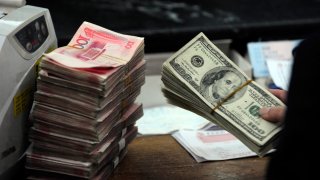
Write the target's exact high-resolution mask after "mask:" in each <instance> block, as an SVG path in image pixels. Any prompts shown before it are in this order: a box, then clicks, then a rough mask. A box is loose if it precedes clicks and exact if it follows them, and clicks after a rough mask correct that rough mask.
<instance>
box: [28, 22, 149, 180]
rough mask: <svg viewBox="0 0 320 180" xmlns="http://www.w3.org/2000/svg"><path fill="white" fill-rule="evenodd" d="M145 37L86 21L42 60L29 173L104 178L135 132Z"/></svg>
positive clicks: (36, 176) (44, 176)
mask: <svg viewBox="0 0 320 180" xmlns="http://www.w3.org/2000/svg"><path fill="white" fill-rule="evenodd" d="M143 58H144V39H143V38H140V37H135V36H129V35H124V34H119V33H116V32H113V31H110V30H108V29H105V28H103V27H100V26H97V25H95V24H92V23H89V22H84V23H83V24H82V25H81V26H80V27H79V29H78V31H77V32H76V33H75V35H74V37H73V38H72V39H71V41H70V43H69V44H68V45H67V46H64V47H60V48H57V49H55V50H54V51H52V52H50V53H48V54H45V55H44V57H43V58H42V60H41V62H40V65H39V76H38V79H37V91H36V92H35V95H34V102H33V107H32V110H31V116H30V119H31V120H32V122H33V125H32V127H31V128H30V132H29V140H30V141H31V146H30V148H29V149H28V151H27V158H26V165H25V167H26V170H27V171H26V172H27V177H28V179H48V178H49V179H50V178H51V179H107V178H108V176H109V175H110V174H111V173H112V172H113V170H114V168H115V167H116V166H117V164H118V163H119V162H120V161H121V160H122V159H123V157H124V156H125V154H126V152H127V145H128V144H129V143H130V142H131V141H132V140H133V139H134V138H135V137H136V135H137V126H136V125H135V122H136V121H137V120H138V119H139V118H140V117H142V116H143V109H142V104H139V103H136V102H135V100H136V98H137V96H138V95H139V94H140V90H141V86H142V85H143V84H144V82H145V67H146V63H145V60H144V59H143Z"/></svg>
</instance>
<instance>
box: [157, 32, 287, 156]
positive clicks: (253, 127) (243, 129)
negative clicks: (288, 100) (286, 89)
mask: <svg viewBox="0 0 320 180" xmlns="http://www.w3.org/2000/svg"><path fill="white" fill-rule="evenodd" d="M162 82H163V88H162V91H163V93H164V95H165V97H167V99H168V101H169V103H171V104H174V105H177V106H179V107H182V108H184V109H187V110H190V111H192V112H195V113H197V114H199V115H201V116H203V117H205V118H206V119H208V120H209V121H212V122H213V123H215V124H216V125H219V126H220V127H222V128H223V129H225V130H227V131H228V132H230V133H231V134H233V135H234V136H235V137H237V138H238V139H239V140H240V141H242V142H243V143H244V144H245V145H246V146H247V147H249V148H250V149H251V150H252V151H253V152H255V153H256V154H257V155H259V156H264V155H265V154H266V153H267V152H269V151H270V150H272V149H273V148H274V145H275V144H276V143H277V140H278V137H279V132H280V131H281V129H282V124H281V123H271V122H268V121H266V120H263V119H262V118H261V117H260V116H259V109H260V108H262V107H272V106H285V105H284V104H283V103H282V102H281V101H280V100H279V99H278V98H276V97H275V96H274V95H273V94H271V93H270V92H269V91H268V90H267V89H265V88H263V87H261V86H260V85H259V84H257V83H256V82H255V81H253V80H252V79H250V78H249V77H248V76H247V75H246V74H245V73H244V72H243V71H242V70H241V69H240V68H239V67H238V66H237V65H236V64H235V63H234V62H233V61H231V60H230V59H229V58H228V57H227V56H226V55H225V54H223V53H222V52H221V51H220V50H219V49H218V48H217V47H216V46H215V45H214V44H213V43H212V42H211V41H210V40H209V39H208V38H207V37H206V36H205V35H204V34H203V33H199V34H198V35H197V36H196V37H194V38H193V39H192V40H191V41H189V42H188V43H187V44H186V45H185V46H183V47H182V48H181V49H180V50H178V51H177V52H176V53H175V54H174V55H172V56H171V57H170V58H169V59H168V60H166V61H165V62H164V64H163V68H162Z"/></svg>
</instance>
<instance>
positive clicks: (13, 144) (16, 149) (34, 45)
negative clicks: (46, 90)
mask: <svg viewBox="0 0 320 180" xmlns="http://www.w3.org/2000/svg"><path fill="white" fill-rule="evenodd" d="M0 13H1V15H0V87H1V92H0V179H8V178H6V177H10V176H11V175H10V174H13V172H14V169H15V168H17V166H19V165H18V164H22V163H20V162H21V160H22V159H23V157H24V154H25V151H26V149H27V146H28V143H27V142H28V141H27V137H26V135H27V134H26V133H27V128H28V127H27V124H28V116H29V112H30V110H31V106H32V100H33V93H34V91H35V83H36V81H35V80H36V74H37V64H38V63H39V59H40V57H41V56H42V55H43V53H44V52H47V51H50V50H52V49H54V48H56V47H57V38H56V34H55V31H54V26H53V23H52V19H51V16H50V13H49V10H48V9H46V8H41V7H35V6H29V5H25V6H22V7H19V8H17V9H15V10H13V11H10V12H9V13H3V12H0ZM20 166H21V165H20ZM11 172H12V173H11ZM14 173H17V172H14Z"/></svg>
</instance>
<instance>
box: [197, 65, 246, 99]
mask: <svg viewBox="0 0 320 180" xmlns="http://www.w3.org/2000/svg"><path fill="white" fill-rule="evenodd" d="M245 82H246V79H245V77H244V76H243V75H242V74H241V73H240V72H239V71H238V70H236V69H235V68H232V67H226V66H224V67H221V66H219V67H215V68H212V69H211V70H209V71H208V72H207V73H205V74H204V76H203V77H202V80H201V84H200V93H201V94H202V95H203V97H204V98H206V99H207V100H208V101H209V102H210V103H212V104H213V103H217V102H218V103H219V102H223V101H225V102H224V103H230V102H233V101H235V100H237V99H239V98H240V97H241V96H242V95H243V94H244V92H245V89H246V87H243V88H242V89H240V90H239V92H237V93H235V94H234V95H233V96H231V97H228V96H229V95H230V94H231V93H233V92H234V91H236V90H237V89H238V88H239V87H240V86H241V85H242V84H244V83H245ZM226 97H228V99H225V98H226Z"/></svg>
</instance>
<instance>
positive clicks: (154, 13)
mask: <svg viewBox="0 0 320 180" xmlns="http://www.w3.org/2000/svg"><path fill="white" fill-rule="evenodd" d="M27 4H29V5H35V6H40V7H45V8H48V9H49V10H50V13H51V16H52V19H53V22H54V26H55V30H56V34H57V37H58V43H59V46H64V45H66V44H67V43H68V42H69V41H70V40H71V38H72V36H73V35H74V33H75V32H76V30H77V29H78V27H79V26H80V25H81V23H82V22H83V21H88V22H91V23H94V24H97V25H100V26H102V27H105V28H107V29H110V30H113V31H116V32H119V33H124V34H130V35H136V36H141V37H145V45H146V46H145V51H146V53H153V52H167V51H177V50H178V49H179V48H181V47H182V46H183V45H184V44H186V43H187V42H188V41H189V40H191V39H192V38H193V37H194V36H195V35H196V34H198V33H199V32H204V33H205V34H206V36H207V37H208V38H210V39H212V40H221V39H232V40H233V43H232V46H233V47H234V48H235V49H237V50H238V51H240V52H244V51H245V48H246V43H247V42H249V41H265V40H277V39H297V38H299V39H300V38H304V37H306V36H309V35H310V34H313V33H317V32H320V0H265V1H259V0H198V1H191V0H55V1H52V0H28V1H27Z"/></svg>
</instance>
